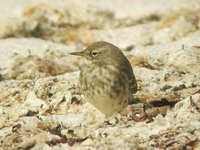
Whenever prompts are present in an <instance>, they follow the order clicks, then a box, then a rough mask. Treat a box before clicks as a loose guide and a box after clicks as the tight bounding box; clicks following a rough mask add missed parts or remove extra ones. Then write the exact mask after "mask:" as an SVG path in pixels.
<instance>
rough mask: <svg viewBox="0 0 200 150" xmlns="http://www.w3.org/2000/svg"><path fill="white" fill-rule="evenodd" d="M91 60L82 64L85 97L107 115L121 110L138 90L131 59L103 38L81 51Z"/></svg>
mask: <svg viewBox="0 0 200 150" xmlns="http://www.w3.org/2000/svg"><path fill="white" fill-rule="evenodd" d="M70 54H72V55H78V56H82V57H85V58H86V59H87V60H88V63H86V64H83V65H82V66H81V67H80V79H79V80H80V85H81V90H82V91H83V95H84V97H85V98H86V99H87V100H88V102H90V103H91V104H92V105H93V106H94V107H96V108H97V109H98V110H100V111H101V112H102V113H103V114H105V115H106V116H108V115H110V114H112V113H114V112H119V111H121V110H122V109H123V108H125V107H126V106H127V105H128V101H129V99H131V97H132V94H134V93H136V92H137V82H136V79H135V76H134V73H133V69H132V67H131V64H130V62H129V61H128V59H127V58H126V56H125V55H124V54H123V53H122V51H121V50H120V49H119V48H118V47H116V46H114V45H113V44H111V43H108V42H104V41H99V42H96V43H93V44H91V45H90V46H88V47H87V48H86V49H85V50H83V51H81V52H73V53H70Z"/></svg>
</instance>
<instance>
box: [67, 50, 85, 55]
mask: <svg viewBox="0 0 200 150" xmlns="http://www.w3.org/2000/svg"><path fill="white" fill-rule="evenodd" d="M69 54H71V55H77V56H85V53H84V51H81V52H72V53H69Z"/></svg>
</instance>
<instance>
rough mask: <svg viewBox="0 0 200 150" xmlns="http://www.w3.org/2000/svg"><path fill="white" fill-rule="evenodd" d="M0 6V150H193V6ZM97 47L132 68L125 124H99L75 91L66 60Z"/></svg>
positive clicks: (197, 50) (198, 78) (197, 88)
mask: <svg viewBox="0 0 200 150" xmlns="http://www.w3.org/2000/svg"><path fill="white" fill-rule="evenodd" d="M0 4H1V5H0V9H1V14H0V38H1V39H0V149H2V150H4V149H33V150H40V149H45V150H49V149H55V150H58V149H59V150H62V149H63V150H65V149H148V150H149V149H150V150H151V149H158V150H160V149H195V150H198V149H200V73H199V72H200V1H199V0H190V1H188V0H176V1H175V0H168V1H166V0H151V1H149V0H140V1H137V0H126V1H124V0H110V1H106V0H100V1H94V0H93V1H92V0H85V1H84V2H83V1H81V0H75V1H64V0H58V1H53V0H35V1H33V0H18V2H15V1H13V0H7V1H3V0H1V1H0ZM99 40H104V41H108V42H111V43H113V44H115V45H116V46H118V47H119V48H121V49H122V50H123V52H124V54H125V55H126V56H127V57H128V59H129V61H130V62H131V64H132V66H133V69H134V73H135V76H136V79H137V82H138V85H139V90H138V92H137V93H136V94H135V95H134V101H130V106H131V107H130V108H129V109H127V110H125V111H127V112H126V113H128V114H127V115H120V114H113V115H112V116H110V117H109V118H105V116H103V115H102V114H101V113H100V112H98V110H96V109H95V108H94V107H93V106H91V105H90V104H89V103H87V100H86V99H84V96H83V95H82V93H81V91H80V89H79V83H78V78H79V71H78V70H79V66H80V64H81V63H82V62H83V61H84V60H80V58H77V57H74V56H71V55H69V53H70V52H74V51H80V50H82V49H84V48H85V47H86V46H88V45H89V44H91V43H93V42H95V41H99ZM135 100H138V101H139V102H137V103H135Z"/></svg>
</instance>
